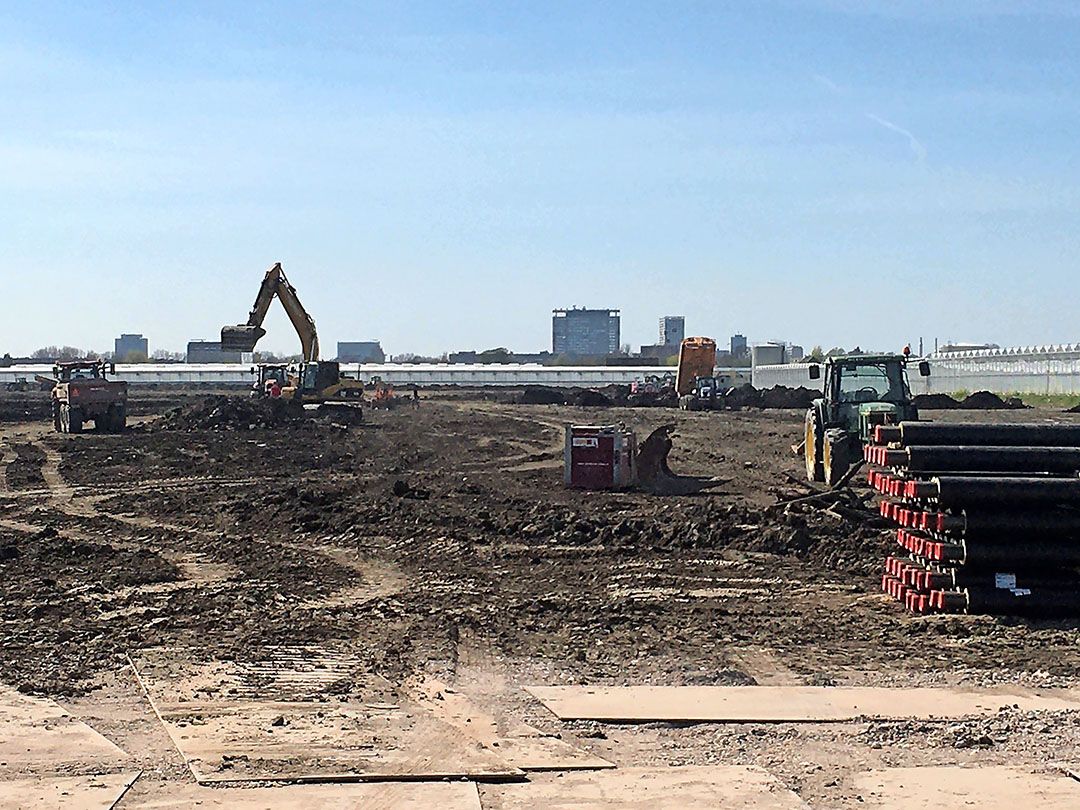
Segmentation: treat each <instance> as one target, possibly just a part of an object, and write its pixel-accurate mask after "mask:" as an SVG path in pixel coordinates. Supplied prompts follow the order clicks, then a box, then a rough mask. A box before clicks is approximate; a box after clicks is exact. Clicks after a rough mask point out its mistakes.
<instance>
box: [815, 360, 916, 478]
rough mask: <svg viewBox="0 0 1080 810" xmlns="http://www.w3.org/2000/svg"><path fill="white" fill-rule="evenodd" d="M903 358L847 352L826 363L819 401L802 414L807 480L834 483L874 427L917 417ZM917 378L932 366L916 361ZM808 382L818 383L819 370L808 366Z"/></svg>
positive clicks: (819, 368) (858, 453) (855, 456)
mask: <svg viewBox="0 0 1080 810" xmlns="http://www.w3.org/2000/svg"><path fill="white" fill-rule="evenodd" d="M907 365H908V357H907V355H904V354H850V355H841V356H838V357H830V358H828V359H827V360H826V361H825V383H824V386H823V394H824V396H822V398H821V399H816V400H814V403H813V405H811V407H810V409H809V410H808V411H807V413H806V422H805V450H804V452H805V455H806V477H807V478H808V479H809V480H811V481H825V482H826V483H828V484H830V485H833V484H835V483H836V482H837V481H839V480H840V478H841V477H842V476H843V475H844V473H846V472H847V471H848V468H849V467H850V466H851V464H852V463H853V462H854V461H855V460H856V459H857V458H859V457H861V449H862V444H863V442H865V441H866V440H867V439H868V438H869V436H870V433H871V431H873V429H874V427H875V426H876V425H884V424H899V423H900V422H903V421H912V420H916V419H918V418H919V414H918V410H917V409H916V407H915V405H914V404H913V403H912V397H911V388H910V386H909V385H908V380H907ZM919 374H920V375H921V376H924V377H925V376H927V375H929V374H930V364H929V363H927V362H926V361H925V360H923V361H920V362H919ZM809 375H810V379H812V380H817V379H821V366H819V365H817V364H813V365H811V366H810V367H809Z"/></svg>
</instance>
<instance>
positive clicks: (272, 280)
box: [221, 262, 364, 407]
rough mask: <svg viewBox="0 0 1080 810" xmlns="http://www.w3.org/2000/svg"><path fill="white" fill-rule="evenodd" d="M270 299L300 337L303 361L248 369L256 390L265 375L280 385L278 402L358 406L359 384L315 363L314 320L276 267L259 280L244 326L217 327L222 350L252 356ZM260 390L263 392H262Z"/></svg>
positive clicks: (328, 363)
mask: <svg viewBox="0 0 1080 810" xmlns="http://www.w3.org/2000/svg"><path fill="white" fill-rule="evenodd" d="M275 298H276V299H277V300H278V301H280V302H281V306H282V307H284V309H285V313H286V314H287V315H288V316H289V321H290V322H291V323H292V325H293V329H295V330H296V334H297V337H299V338H300V350H301V356H302V357H303V360H302V361H301V362H299V363H292V364H290V365H289V366H287V367H284V366H282V365H281V364H266V365H263V366H260V367H257V368H255V369H252V374H254V375H256V379H257V381H258V382H257V385H259V386H263V385H264V384H265V381H266V380H267V379H270V376H268V375H272V376H273V378H274V379H277V381H278V383H279V384H280V385H281V396H282V397H283V398H284V399H299V400H301V401H303V402H313V403H319V404H322V403H333V402H343V403H346V404H352V405H354V407H359V400H361V399H363V397H364V384H363V383H362V382H361V381H360V380H358V379H355V378H352V377H348V376H346V375H345V374H344V373H342V371H341V366H340V365H339V364H338V363H337V361H335V360H320V359H319V334H318V331H317V330H316V329H315V320H314V318H312V317H311V315H310V314H308V311H307V310H306V309H304V305H303V304H301V303H300V298H299V296H298V295H297V294H296V288H295V287H294V286H293V285H292V284H290V283H289V280H288V279H287V278H286V277H285V271H284V270H283V269H282V267H281V262H277V263H276V264H274V266H273V267H271V268H270V269H269V270H267V271H266V274H265V275H264V276H263V280H262V283H261V284H260V285H259V291H258V293H257V294H256V296H255V304H254V306H252V308H251V312H249V313H248V319H247V322H246V323H242V324H237V325H235V326H223V327H222V329H221V348H222V351H227V352H250V351H254V349H255V344H256V343H258V342H259V339H260V338H262V337H263V335H265V334H266V330H265V329H263V328H262V325H263V321H264V320H265V319H266V314H267V313H268V312H269V311H270V305H271V304H272V303H274V299H275ZM262 390H263V391H265V388H263V389H262Z"/></svg>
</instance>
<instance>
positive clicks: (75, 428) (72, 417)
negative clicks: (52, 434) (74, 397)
mask: <svg viewBox="0 0 1080 810" xmlns="http://www.w3.org/2000/svg"><path fill="white" fill-rule="evenodd" d="M82 428H83V415H82V411H80V410H76V409H74V408H68V433H82Z"/></svg>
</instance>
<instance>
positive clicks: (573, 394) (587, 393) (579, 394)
mask: <svg viewBox="0 0 1080 810" xmlns="http://www.w3.org/2000/svg"><path fill="white" fill-rule="evenodd" d="M566 404H567V405H583V406H585V407H587V408H608V407H610V406H611V400H610V399H608V397H607V396H605V395H604V394H601V393H600V392H599V391H594V390H592V389H591V388H573V389H571V390H570V393H569V395H568V396H567V397H566Z"/></svg>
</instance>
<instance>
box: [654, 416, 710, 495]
mask: <svg viewBox="0 0 1080 810" xmlns="http://www.w3.org/2000/svg"><path fill="white" fill-rule="evenodd" d="M674 429H675V426H674V425H663V426H661V427H658V428H657V429H656V430H654V431H653V432H652V433H650V434H649V436H648V438H646V439H645V441H644V442H642V443H641V446H640V447H639V449H638V455H637V477H638V486H639V487H640V488H641V489H642V490H644V491H645V492H650V493H652V494H654V495H692V494H694V493H695V492H701V491H703V490H706V489H711V488H713V487H716V486H719V485H720V484H722V483H724V482H723V480H721V479H717V478H703V477H699V476H695V475H676V474H675V473H673V472H672V471H671V468H670V467H668V461H667V459H668V453H670V452H671V447H672V441H671V432H672V431H673V430H674Z"/></svg>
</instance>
